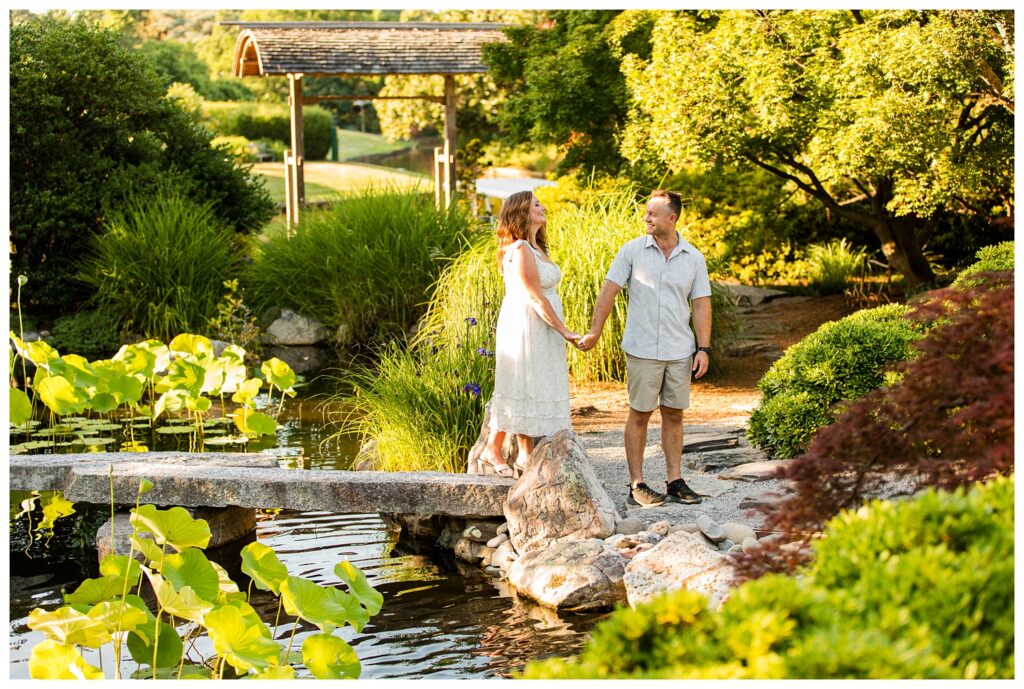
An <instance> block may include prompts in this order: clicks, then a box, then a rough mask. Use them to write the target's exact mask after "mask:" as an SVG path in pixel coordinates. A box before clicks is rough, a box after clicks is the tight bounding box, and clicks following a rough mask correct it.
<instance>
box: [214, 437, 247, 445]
mask: <svg viewBox="0 0 1024 689" xmlns="http://www.w3.org/2000/svg"><path fill="white" fill-rule="evenodd" d="M247 442H249V436H247V435H226V436H224V437H220V438H206V439H204V440H203V444H204V445H241V444H242V443H247Z"/></svg>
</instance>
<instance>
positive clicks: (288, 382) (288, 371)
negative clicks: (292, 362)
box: [260, 357, 295, 391]
mask: <svg viewBox="0 0 1024 689" xmlns="http://www.w3.org/2000/svg"><path fill="white" fill-rule="evenodd" d="M260 372H261V373H263V377H264V378H266V379H267V380H268V381H270V383H271V384H273V385H274V387H276V388H277V389H278V390H282V391H288V390H291V387H292V386H293V385H295V371H293V370H292V367H291V366H289V365H288V364H286V363H285V362H283V361H281V360H280V359H278V358H277V357H274V358H273V359H269V360H267V361H264V362H263V365H262V366H260Z"/></svg>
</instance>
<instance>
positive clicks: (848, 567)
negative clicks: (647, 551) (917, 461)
mask: <svg viewBox="0 0 1024 689" xmlns="http://www.w3.org/2000/svg"><path fill="white" fill-rule="evenodd" d="M1013 494H1014V491H1013V477H1012V476H1011V477H1008V478H1007V477H1000V478H998V479H995V480H993V481H991V482H989V483H987V484H983V485H976V486H974V487H972V488H971V489H970V490H969V491H965V490H963V489H957V490H956V491H955V492H952V493H948V492H943V491H936V490H934V489H929V490H928V491H926V492H925V493H922V494H920V495H919V496H917V497H916V498H914V499H912V500H908V501H899V502H883V501H874V502H872V503H870V504H869V505H866V506H864V507H863V508H861V509H859V510H856V511H847V512H843V513H841V514H840V515H838V516H836V517H835V518H833V519H832V520H831V521H830V522H828V524H827V525H826V528H825V537H824V538H822V539H819V540H818V541H817V542H816V543H815V546H814V549H815V551H816V559H815V561H814V563H813V564H812V565H811V566H810V567H808V568H807V569H806V570H804V571H802V572H800V573H799V576H798V577H793V576H787V575H782V574H771V575H768V576H765V577H762V578H760V579H756V580H753V581H749V582H747V583H745V584H743V585H741V586H739V587H738V588H736V589H735V590H734V591H733V593H732V595H731V596H730V597H729V599H728V600H726V602H725V603H724V604H723V605H722V608H721V609H720V610H719V611H718V612H713V611H711V610H708V609H707V607H706V605H707V603H706V601H705V599H704V598H703V597H702V596H701V595H699V594H696V593H693V592H690V591H677V592H674V593H670V594H667V595H665V596H662V597H660V598H657V599H655V600H653V601H651V602H649V603H646V604H642V605H638V606H637V608H636V609H635V610H631V609H629V608H623V609H620V610H616V611H615V612H614V613H613V614H612V615H611V616H610V617H609V618H608V619H607V620H605V621H604V622H602V623H600V624H599V625H598V626H597V627H596V628H595V629H594V631H593V633H592V637H591V640H590V642H588V644H587V646H586V647H585V648H584V650H583V652H582V653H581V655H580V656H579V657H578V658H576V659H570V660H566V659H561V658H554V659H550V660H544V661H540V662H533V663H530V664H529V665H527V667H526V669H525V671H524V673H523V674H524V676H525V677H526V678H528V679H548V678H551V679H556V678H557V679H567V678H572V679H586V678H612V677H619V678H627V677H628V678H634V679H638V678H652V679H653V678H694V679H697V678H704V679H725V678H729V679H740V678H757V679H784V678H804V679H830V678H834V679H839V678H859V679H881V678H915V679H926V678H927V679H932V678H934V679H938V678H960V679H968V678H979V679H980V678H1012V677H1013V676H1014V580H1013V575H1014V562H1013V560H1014V558H1013V552H1014V544H1013V540H1014V538H1013V526H1014V524H1013V522H1014V518H1013V515H1014V501H1013Z"/></svg>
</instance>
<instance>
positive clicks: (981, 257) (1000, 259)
mask: <svg viewBox="0 0 1024 689" xmlns="http://www.w3.org/2000/svg"><path fill="white" fill-rule="evenodd" d="M974 257H975V258H976V259H977V261H976V262H975V263H972V264H971V265H969V266H967V267H966V268H964V269H963V270H962V271H960V274H959V275H957V276H956V280H954V281H953V284H954V285H955V286H957V287H971V286H973V285H977V284H980V283H982V282H983V280H982V279H981V278H979V277H974V276H975V275H976V274H977V273H990V272H1002V271H1007V270H1011V271H1012V270H1013V242H1012V241H1010V242H1002V243H1001V244H993V245H992V246H986V247H985V248H983V249H980V250H979V251H978V253H977V254H975V255H974Z"/></svg>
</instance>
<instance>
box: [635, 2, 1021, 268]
mask: <svg viewBox="0 0 1024 689" xmlns="http://www.w3.org/2000/svg"><path fill="white" fill-rule="evenodd" d="M655 15H656V16H655V21H654V28H653V34H652V51H651V56H650V58H649V59H643V58H642V57H641V56H639V55H636V54H626V55H625V56H624V57H623V65H622V66H623V71H624V73H625V75H626V84H627V86H628V88H629V90H630V92H631V94H632V101H631V110H630V115H629V123H628V125H627V127H626V130H625V136H624V137H623V147H622V150H623V153H624V154H625V155H626V157H627V158H629V159H630V160H631V161H642V160H644V159H655V160H658V161H660V162H661V163H663V164H664V165H665V166H667V167H668V168H669V169H672V170H678V169H682V168H684V167H686V166H688V165H693V164H705V163H712V162H716V161H725V162H740V163H746V164H753V165H756V166H758V167H760V168H762V169H764V170H767V171H769V172H771V173H772V174H775V175H777V176H779V177H781V178H784V179H786V180H788V181H789V182H791V183H792V184H794V185H795V186H796V187H798V188H799V189H801V190H803V191H804V192H805V193H806V194H808V195H809V196H810V197H812V198H814V199H816V200H818V201H819V202H820V203H822V204H824V205H825V206H826V207H827V208H828V209H829V210H830V211H831V212H833V213H835V214H836V215H838V216H840V217H843V218H846V219H848V220H849V221H851V222H855V223H857V224H860V225H862V226H865V227H868V228H870V229H871V230H872V231H873V232H874V233H875V234H876V235H877V236H878V238H879V240H880V241H881V243H882V249H883V251H884V252H885V254H886V256H887V258H888V260H889V262H890V264H891V265H892V266H893V267H894V268H896V269H897V270H899V271H900V272H902V273H903V274H904V275H905V276H906V277H907V279H908V282H909V284H911V285H914V284H920V283H922V282H928V281H930V280H932V279H933V277H934V275H933V272H932V269H931V267H930V265H929V263H928V261H927V260H926V258H925V257H924V255H923V252H922V246H923V244H924V242H925V241H926V240H927V237H928V233H929V232H930V230H931V227H932V225H933V224H934V221H935V219H936V218H937V217H938V214H939V213H940V212H942V211H944V210H946V211H948V210H965V211H968V212H972V213H981V214H984V215H987V216H989V217H990V218H992V219H993V220H995V219H999V218H1005V217H1007V216H1012V214H1013V200H1012V198H1013V197H1012V195H1013V86H1012V84H1013V16H1012V12H1009V11H967V10H957V11H910V10H882V11H863V12H860V11H727V12H714V13H712V12H659V13H655ZM644 16H650V13H644Z"/></svg>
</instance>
